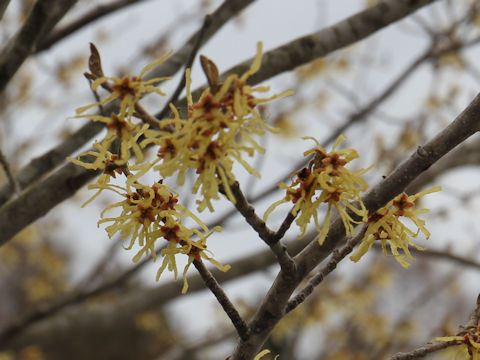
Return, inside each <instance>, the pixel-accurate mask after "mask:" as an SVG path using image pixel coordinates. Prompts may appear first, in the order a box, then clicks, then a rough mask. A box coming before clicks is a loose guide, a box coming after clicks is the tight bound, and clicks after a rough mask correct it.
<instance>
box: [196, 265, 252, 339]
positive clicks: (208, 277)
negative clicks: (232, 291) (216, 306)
mask: <svg viewBox="0 0 480 360" xmlns="http://www.w3.org/2000/svg"><path fill="white" fill-rule="evenodd" d="M193 265H195V268H196V269H197V270H198V272H199V274H200V276H201V277H202V279H203V281H204V282H205V285H206V286H207V287H208V288H209V289H210V291H211V292H212V293H213V295H215V297H216V298H217V300H218V302H219V303H220V305H221V306H222V308H223V310H224V311H225V313H226V314H227V316H228V317H229V318H230V320H231V321H232V323H233V326H235V329H237V333H238V336H240V339H244V340H245V339H247V338H248V334H249V333H250V329H249V328H248V326H247V324H246V323H245V321H244V320H243V319H242V317H241V316H240V314H239V313H238V311H237V309H236V308H235V306H234V305H233V304H232V302H231V301H230V299H229V298H228V296H227V294H225V292H224V291H223V289H222V287H221V286H220V284H219V283H218V282H217V280H216V279H215V278H214V277H213V275H212V273H211V272H210V271H209V270H208V269H207V268H206V266H205V265H204V264H203V262H202V261H201V260H196V259H195V260H193Z"/></svg>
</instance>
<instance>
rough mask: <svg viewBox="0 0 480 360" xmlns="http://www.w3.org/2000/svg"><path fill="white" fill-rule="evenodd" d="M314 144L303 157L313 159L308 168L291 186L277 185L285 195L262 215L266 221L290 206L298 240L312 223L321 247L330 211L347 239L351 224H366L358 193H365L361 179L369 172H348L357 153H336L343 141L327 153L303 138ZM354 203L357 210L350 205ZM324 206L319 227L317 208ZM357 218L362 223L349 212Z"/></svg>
mask: <svg viewBox="0 0 480 360" xmlns="http://www.w3.org/2000/svg"><path fill="white" fill-rule="evenodd" d="M304 139H310V140H313V141H315V143H316V144H317V147H315V148H313V149H310V150H308V151H305V152H304V156H308V155H313V159H312V160H311V161H310V163H309V165H308V167H305V168H303V169H301V170H299V171H296V172H294V173H293V174H292V185H290V186H287V185H286V184H284V183H280V184H279V186H280V187H281V188H283V189H285V190H286V191H287V193H286V195H285V197H284V198H283V199H281V200H279V201H277V202H275V203H273V204H272V205H271V206H270V207H269V208H268V209H267V211H266V212H265V215H264V219H265V220H266V219H267V217H268V216H269V215H270V213H271V212H272V211H273V210H274V209H275V208H276V207H277V206H278V205H280V204H282V203H287V202H290V201H291V202H292V203H293V204H294V207H293V209H292V210H291V212H292V214H293V215H294V216H297V215H298V214H299V213H300V215H298V217H297V220H296V223H297V225H298V226H299V227H300V231H301V234H300V237H301V236H303V235H304V234H305V231H306V229H307V225H308V224H309V223H310V221H311V219H312V218H313V219H314V222H315V226H316V228H317V230H318V232H319V234H320V235H319V237H318V242H319V244H320V245H322V244H323V241H324V240H325V238H326V237H327V234H328V230H329V226H330V217H331V213H332V208H336V209H337V211H338V213H339V214H340V216H341V218H342V221H343V225H344V226H345V232H346V234H347V235H353V234H354V224H355V225H356V224H359V223H361V222H362V221H363V222H364V221H366V220H367V215H368V212H367V210H366V209H365V206H364V205H363V202H362V199H361V197H360V193H361V192H362V191H365V190H367V188H368V184H367V183H366V182H365V181H363V180H362V179H361V178H360V176H361V175H362V174H364V173H365V172H366V171H368V169H363V170H360V171H356V172H351V171H350V170H348V169H347V168H346V167H345V165H347V164H348V163H349V162H350V161H352V160H353V159H356V158H358V156H359V155H358V152H357V151H356V150H354V149H343V150H338V151H337V150H336V149H337V147H338V145H339V144H340V142H341V141H343V140H344V139H345V137H344V136H343V135H341V136H339V137H338V139H337V141H336V142H335V144H334V145H333V147H332V151H331V152H329V153H328V152H327V151H326V150H325V149H324V148H323V147H322V146H321V145H320V143H319V142H318V141H317V140H316V139H315V138H312V137H304ZM351 201H356V202H357V203H358V205H357V206H355V205H354V204H352V203H351ZM322 204H327V205H328V208H327V214H326V216H325V218H324V220H323V224H322V225H320V223H319V221H318V208H319V207H320V206H321V205H322ZM349 210H350V211H352V212H353V213H354V214H356V215H358V217H359V218H360V219H361V221H357V220H354V219H353V218H352V216H351V215H350V214H349V213H348V211H349Z"/></svg>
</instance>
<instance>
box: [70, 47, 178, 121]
mask: <svg viewBox="0 0 480 360" xmlns="http://www.w3.org/2000/svg"><path fill="white" fill-rule="evenodd" d="M171 54H172V52H169V53H167V54H165V55H164V56H162V57H161V58H159V59H157V60H155V61H154V62H152V63H150V64H148V65H147V66H145V67H144V68H143V69H142V71H141V72H140V74H139V75H138V76H132V77H130V76H125V77H123V78H117V77H109V76H101V77H99V78H97V79H95V81H94V82H93V83H92V86H91V87H92V90H93V91H96V90H97V89H98V87H99V86H104V87H107V88H108V90H111V93H110V95H109V96H107V97H106V98H105V99H103V100H100V101H98V102H96V103H93V104H90V105H87V106H83V107H80V108H78V109H77V114H81V113H83V112H85V111H86V110H88V109H90V108H92V107H95V106H100V105H104V104H106V103H108V102H110V101H112V100H115V99H119V100H120V111H119V114H120V115H119V117H120V118H125V117H127V118H128V119H131V118H132V116H133V112H134V110H135V104H136V103H137V101H138V100H140V99H141V98H142V96H143V94H146V93H157V94H158V95H162V96H165V93H164V92H163V91H161V90H160V89H158V88H157V87H156V86H155V85H156V84H158V83H160V82H161V81H163V80H168V79H169V78H168V77H156V78H153V79H150V80H147V81H143V80H142V79H143V76H144V75H145V74H146V73H147V72H148V71H150V70H151V69H153V68H154V67H155V66H157V65H159V64H161V63H163V62H164V61H165V60H166V59H167V58H168V57H169V56H170V55H171ZM110 82H113V84H110Z"/></svg>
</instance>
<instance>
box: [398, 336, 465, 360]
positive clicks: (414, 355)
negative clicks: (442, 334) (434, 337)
mask: <svg viewBox="0 0 480 360" xmlns="http://www.w3.org/2000/svg"><path fill="white" fill-rule="evenodd" d="M455 345H459V342H458V341H457V340H453V341H438V342H434V343H428V344H426V345H424V346H422V347H419V348H418V349H415V350H413V351H411V352H408V353H397V354H395V355H393V356H392V357H391V358H390V359H389V360H415V359H420V358H423V357H425V356H427V355H428V354H431V353H434V352H436V351H439V350H443V349H446V348H447V347H450V346H455Z"/></svg>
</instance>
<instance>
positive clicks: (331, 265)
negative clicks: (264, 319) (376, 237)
mask: <svg viewBox="0 0 480 360" xmlns="http://www.w3.org/2000/svg"><path fill="white" fill-rule="evenodd" d="M365 231H367V226H366V225H365V224H364V225H363V226H362V229H361V230H360V231H359V232H358V234H357V235H355V236H354V237H352V238H350V239H349V240H348V241H347V243H346V244H345V246H344V247H343V248H342V249H341V250H334V251H333V255H332V257H331V259H330V261H328V262H327V263H326V264H325V265H324V266H323V267H322V268H321V269H320V270H319V271H318V272H317V273H316V274H315V275H314V276H313V277H312V278H311V279H310V280H309V281H308V284H307V285H306V286H305V287H304V288H303V289H302V290H300V291H299V293H298V294H297V295H296V296H295V297H294V298H293V299H292V300H290V301H289V302H288V304H287V308H286V310H285V312H286V313H289V312H290V311H292V310H294V309H295V308H296V307H297V306H298V305H300V304H301V303H303V302H304V301H305V299H306V298H307V297H308V296H309V295H310V294H311V293H312V292H313V290H315V288H316V287H317V286H318V285H320V283H321V282H322V281H323V279H325V277H327V275H328V274H330V273H331V272H332V271H333V270H335V269H336V268H337V265H338V263H339V262H340V261H342V260H343V259H344V258H345V257H346V256H347V255H348V254H350V253H351V252H352V251H353V248H354V247H355V246H356V245H357V244H358V243H360V241H362V239H363V235H365Z"/></svg>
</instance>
